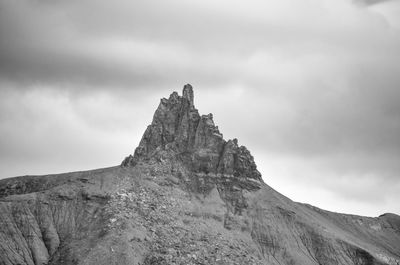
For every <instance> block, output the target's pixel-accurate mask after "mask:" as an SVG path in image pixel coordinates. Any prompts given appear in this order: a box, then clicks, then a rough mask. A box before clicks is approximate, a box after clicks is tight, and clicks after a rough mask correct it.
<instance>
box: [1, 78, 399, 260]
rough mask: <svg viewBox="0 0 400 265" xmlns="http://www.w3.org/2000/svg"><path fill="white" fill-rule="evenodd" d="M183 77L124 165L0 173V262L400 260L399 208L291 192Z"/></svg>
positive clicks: (157, 112) (156, 113) (164, 101)
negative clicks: (222, 127)
mask: <svg viewBox="0 0 400 265" xmlns="http://www.w3.org/2000/svg"><path fill="white" fill-rule="evenodd" d="M193 98H194V97H193V90H192V87H191V86H190V85H186V86H185V87H184V90H183V94H182V96H179V95H178V94H177V93H176V92H174V93H172V94H171V96H170V97H169V98H168V99H162V100H161V102H160V105H159V107H158V109H157V110H156V112H155V114H154V117H153V121H152V123H151V124H150V125H149V126H148V128H147V129H146V131H145V133H144V135H143V138H142V140H141V142H140V144H139V146H138V147H137V148H136V150H135V152H134V154H133V155H132V156H128V157H127V158H125V159H124V161H123V162H122V164H121V166H119V167H112V168H105V169H99V170H92V171H85V172H75V173H66V174H59V175H48V176H25V177H19V178H11V179H4V180H0V264H2V265H3V264H4V265H11V264H13V265H14V264H35V265H38V264H96V265H101V264H355V265H364V264H365V265H367V264H399V263H400V217H399V216H397V215H395V214H385V215H382V216H380V217H377V218H371V217H361V216H354V215H345V214H339V213H332V212H328V211H324V210H321V209H318V208H316V207H313V206H310V205H305V204H299V203H296V202H293V201H291V200H290V199H288V198H286V197H284V196H283V195H281V194H279V193H278V192H276V191H275V190H273V189H272V188H270V187H269V186H268V185H267V184H265V183H264V182H263V180H262V178H261V174H260V173H259V172H258V171H257V168H256V165H255V163H254V160H253V157H252V156H251V154H250V152H249V151H248V150H247V149H246V148H245V147H243V146H239V145H238V141H237V140H236V139H234V140H228V141H226V140H224V139H223V136H222V134H221V133H220V132H219V130H218V127H217V126H215V125H214V122H213V119H212V115H211V114H209V115H202V116H201V115H199V113H198V111H197V109H196V108H195V107H194V99H193Z"/></svg>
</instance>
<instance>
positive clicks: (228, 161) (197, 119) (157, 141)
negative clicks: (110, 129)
mask: <svg viewBox="0 0 400 265" xmlns="http://www.w3.org/2000/svg"><path fill="white" fill-rule="evenodd" d="M182 95H183V96H179V95H178V93H177V92H174V93H172V94H171V95H170V97H169V98H168V99H165V98H163V99H161V102H160V105H159V106H158V108H157V110H156V112H155V114H154V117H153V121H152V123H151V125H149V126H148V127H147V129H146V131H145V132H144V135H143V137H142V140H141V141H140V143H139V146H138V147H137V148H136V150H135V153H134V155H133V156H129V157H127V158H126V159H125V160H124V161H123V162H122V166H134V165H136V164H137V163H139V162H143V161H149V160H157V159H158V160H160V159H163V158H164V159H165V158H169V159H177V160H180V161H182V162H183V163H184V164H185V166H186V167H187V168H188V170H190V171H191V172H194V173H198V174H205V175H210V176H211V175H212V176H213V177H225V178H235V179H238V180H240V181H243V182H249V184H250V185H251V186H253V185H256V184H257V183H262V179H261V174H260V173H259V172H258V171H257V166H256V164H255V163H254V160H253V157H252V156H251V154H250V152H249V151H248V150H247V149H246V147H244V146H238V141H237V140H236V139H233V140H229V141H225V140H224V139H223V135H222V134H221V133H220V131H219V130H218V127H217V126H215V124H214V121H213V115H212V114H208V115H201V116H200V114H199V112H198V110H197V109H196V108H195V107H194V102H193V100H194V96H193V88H192V86H191V85H185V86H184V88H183V93H182Z"/></svg>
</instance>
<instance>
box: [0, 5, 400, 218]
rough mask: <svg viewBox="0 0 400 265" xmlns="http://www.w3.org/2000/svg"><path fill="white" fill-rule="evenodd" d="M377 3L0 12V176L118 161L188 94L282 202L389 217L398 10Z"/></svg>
mask: <svg viewBox="0 0 400 265" xmlns="http://www.w3.org/2000/svg"><path fill="white" fill-rule="evenodd" d="M375 2H376V1H372V2H371V1H363V3H364V4H362V5H359V4H355V2H352V1H347V0H338V1H329V0H323V1H321V0H310V1H308V2H306V3H304V2H301V3H300V2H297V1H292V0H279V1H278V0H273V1H268V2H264V1H261V0H252V1H250V2H248V1H247V2H243V1H236V0H235V1H233V2H232V1H227V0H226V1H218V2H215V1H204V0H203V1H193V2H190V3H189V2H185V1H178V0H169V1H162V2H157V1H125V0H118V1H117V2H115V1H114V2H112V3H111V2H109V1H94V0H86V1H80V2H78V1H17V2H16V1H10V0H0V134H1V138H0V147H1V148H0V150H1V151H0V161H1V163H0V165H1V167H0V177H5V176H12V175H17V174H26V173H48V172H49V171H50V172H62V171H68V170H75V169H85V168H95V167H102V166H108V165H110V164H111V165H112V164H117V163H119V161H120V160H121V159H122V157H123V156H125V155H127V154H128V153H131V152H132V151H133V148H134V146H135V145H136V144H137V142H138V141H139V139H140V137H141V134H142V132H143V130H144V129H145V126H146V125H147V123H149V122H150V120H151V117H152V114H153V111H154V109H155V108H156V106H157V103H158V101H157V99H159V98H161V97H166V96H168V94H169V93H170V92H171V91H172V90H179V89H180V87H181V86H182V85H183V84H185V83H187V82H190V83H192V84H193V85H194V87H195V90H196V91H195V93H196V105H197V107H198V108H199V109H200V111H201V112H203V113H208V112H213V113H214V117H215V120H216V123H217V124H218V125H219V127H220V129H221V131H222V132H223V133H224V134H225V136H226V137H228V138H233V137H237V138H239V142H240V143H242V144H244V145H247V146H248V147H249V149H250V150H252V152H253V153H254V155H255V157H256V160H257V162H258V165H259V167H260V169H261V170H262V171H263V174H264V177H265V180H266V182H267V183H270V184H271V185H272V186H273V187H275V188H276V189H277V190H278V191H282V192H283V193H284V194H285V195H287V196H289V197H291V198H294V199H296V200H300V201H305V202H308V203H311V204H317V205H318V206H320V207H323V208H328V209H332V210H338V211H345V212H355V213H361V214H370V215H377V214H379V213H380V212H381V211H383V210H385V211H395V212H400V208H398V205H397V204H396V203H395V202H396V201H398V199H400V198H399V196H398V195H396V189H395V188H394V187H399V185H400V184H399V183H400V179H399V176H398V172H400V171H399V169H400V168H399V166H398V164H399V163H398V161H399V159H400V141H398V139H397V138H398V135H400V107H399V106H400V102H399V101H400V92H399V91H400V90H399V89H398V86H399V84H400V65H399V60H398V58H399V56H400V48H399V47H400V23H397V20H396V17H400V16H398V15H399V14H400V13H399V12H400V5H399V3H398V2H397V1H387V2H386V1H379V3H375ZM227 7H229V8H227ZM396 12H397V13H396ZM105 150H106V151H105ZM352 184H354V185H352ZM315 196H318V198H320V199H319V200H318V202H316V201H315V198H314V197H315ZM346 202H349V203H346Z"/></svg>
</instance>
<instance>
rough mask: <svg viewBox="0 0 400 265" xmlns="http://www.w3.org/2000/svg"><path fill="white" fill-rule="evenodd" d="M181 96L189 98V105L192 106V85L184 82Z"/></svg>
mask: <svg viewBox="0 0 400 265" xmlns="http://www.w3.org/2000/svg"><path fill="white" fill-rule="evenodd" d="M182 95H183V97H184V98H186V99H187V100H189V103H190V106H191V107H192V106H194V102H193V100H194V95H193V87H192V86H191V85H190V84H186V85H185V86H184V87H183V93H182Z"/></svg>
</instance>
